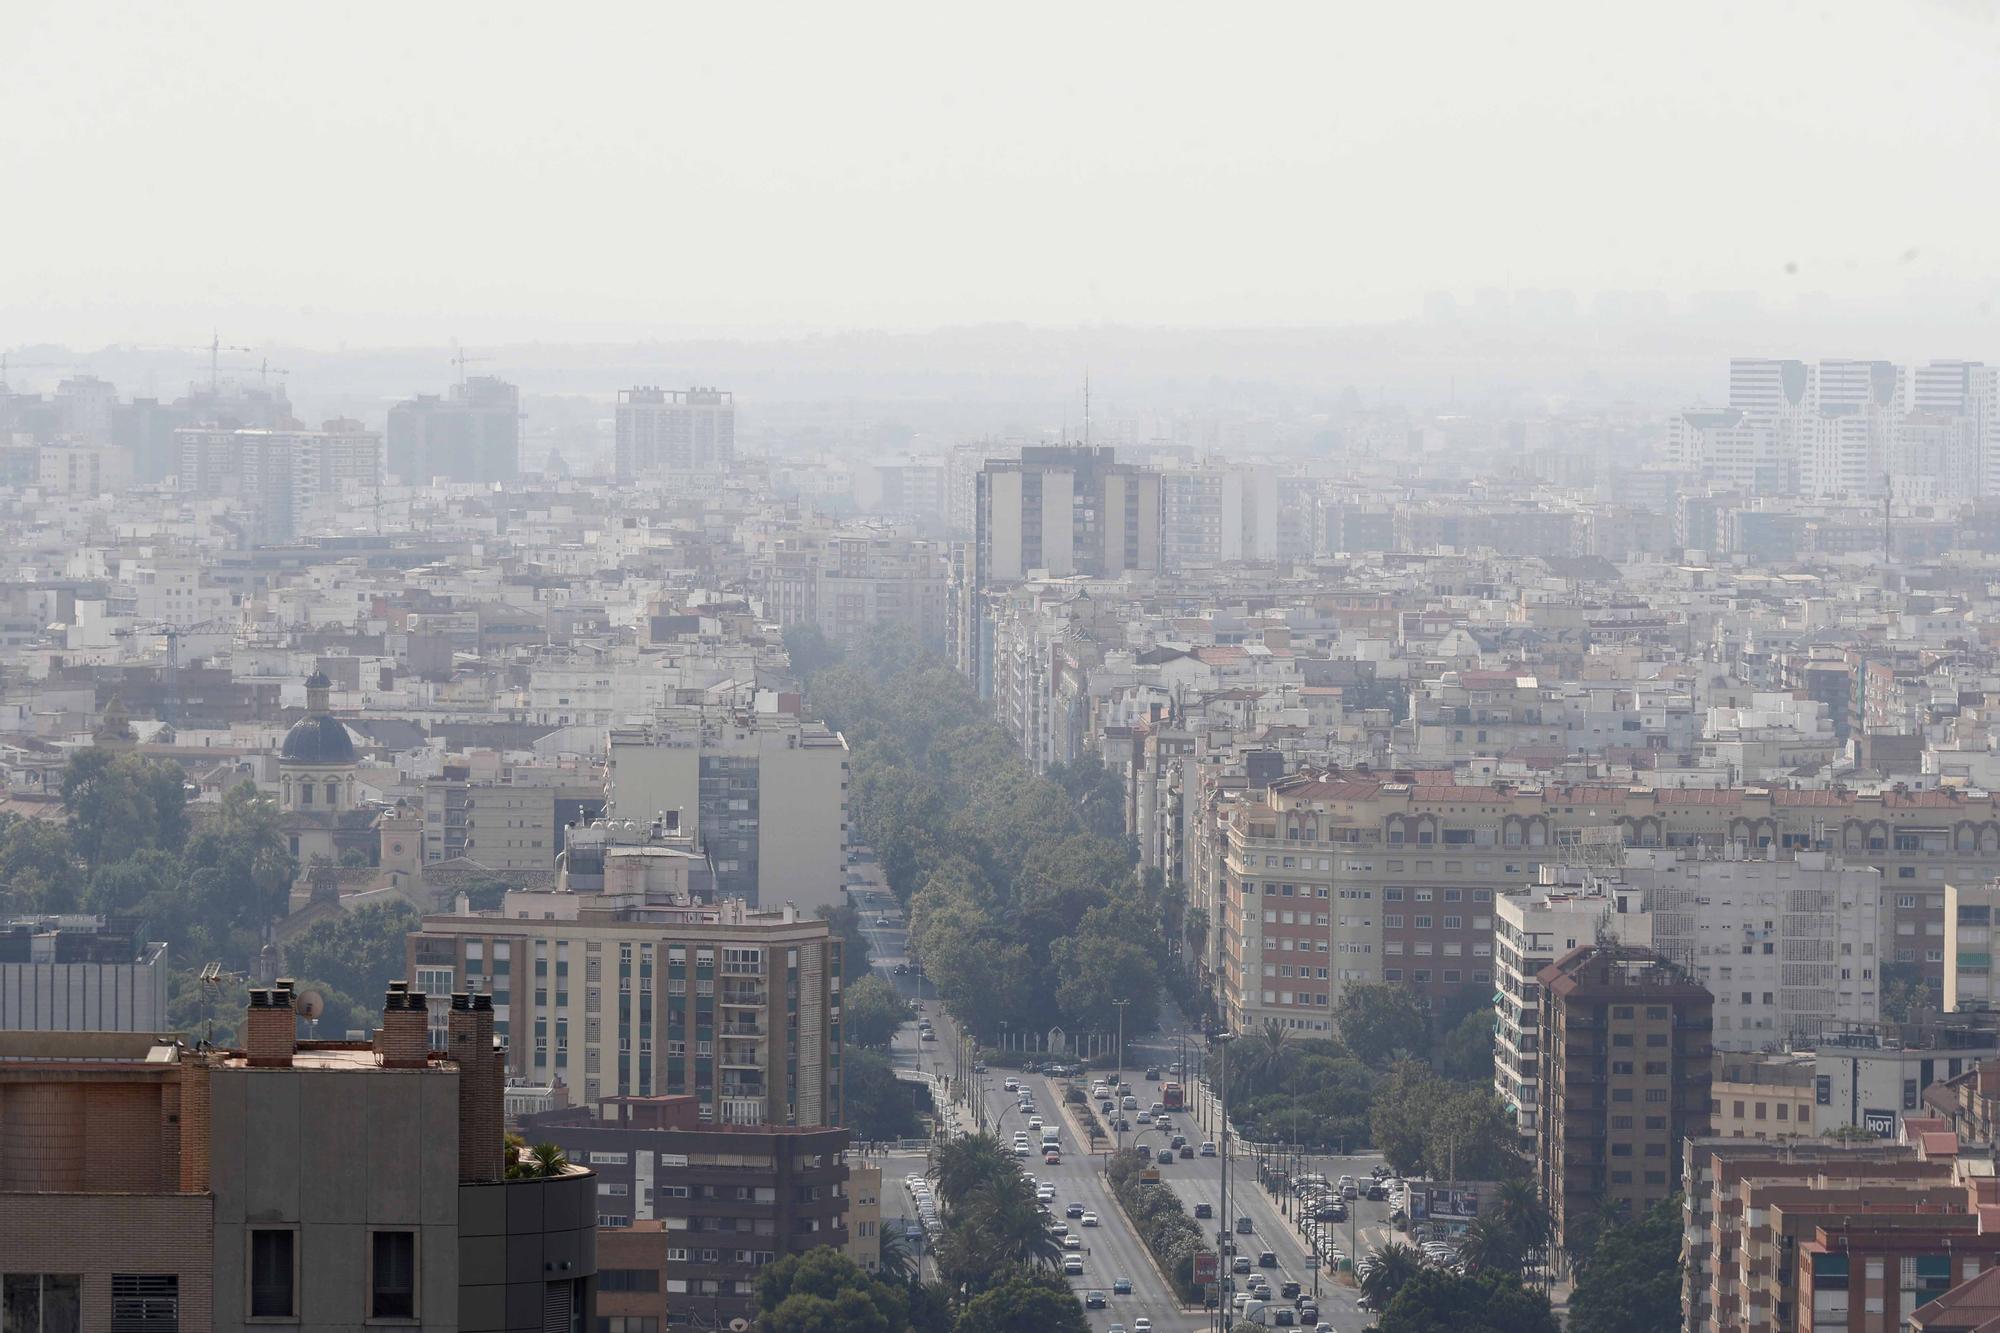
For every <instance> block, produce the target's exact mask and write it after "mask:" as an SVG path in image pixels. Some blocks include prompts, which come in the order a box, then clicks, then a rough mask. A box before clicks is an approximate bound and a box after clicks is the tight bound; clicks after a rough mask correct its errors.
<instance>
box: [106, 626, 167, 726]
mask: <svg viewBox="0 0 2000 1333" xmlns="http://www.w3.org/2000/svg"><path fill="white" fill-rule="evenodd" d="M111 633H112V636H113V637H114V638H120V639H149V638H152V637H154V636H155V635H157V636H159V637H161V638H164V639H165V640H166V641H167V673H166V679H165V681H164V682H163V684H164V685H165V687H166V689H165V693H164V695H163V697H162V698H161V700H160V721H161V722H163V723H165V724H166V725H168V726H172V725H173V724H174V712H175V704H176V703H177V702H178V701H179V700H178V698H177V696H178V694H179V686H180V669H181V662H180V652H181V627H180V626H179V625H171V624H168V623H167V622H166V621H163V620H162V621H156V622H154V623H152V624H147V625H134V626H132V627H131V628H129V629H120V630H113V631H112V632H111Z"/></svg>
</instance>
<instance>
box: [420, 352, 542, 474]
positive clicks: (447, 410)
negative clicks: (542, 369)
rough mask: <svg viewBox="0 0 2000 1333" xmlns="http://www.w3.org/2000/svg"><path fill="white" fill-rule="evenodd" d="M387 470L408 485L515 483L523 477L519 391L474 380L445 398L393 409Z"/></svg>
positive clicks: (429, 396)
mask: <svg viewBox="0 0 2000 1333" xmlns="http://www.w3.org/2000/svg"><path fill="white" fill-rule="evenodd" d="M387 447H388V465H389V472H390V474H391V475H393V476H395V477H398V478H400V479H401V480H403V481H405V482H410V483H420V482H427V481H431V480H433V479H434V478H443V479H444V480H446V481H465V482H487V481H511V480H513V479H514V478H515V477H518V476H520V475H521V461H520V454H521V391H520V390H519V389H517V388H515V387H514V386H513V385H511V384H509V383H507V382H506V381H505V380H502V379H496V378H494V377H492V376H490V375H475V376H473V377H472V378H471V379H469V380H467V381H465V383H463V384H460V385H456V386H454V387H453V388H452V390H451V393H450V395H449V396H447V397H443V398H440V397H439V396H438V395H437V394H434V393H423V394H418V395H417V396H416V397H415V398H412V399H410V400H409V401H408V402H403V403H398V404H396V405H395V406H394V407H392V408H390V409H389V429H388V439H387Z"/></svg>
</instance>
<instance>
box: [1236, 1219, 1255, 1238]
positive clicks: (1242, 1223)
mask: <svg viewBox="0 0 2000 1333" xmlns="http://www.w3.org/2000/svg"><path fill="white" fill-rule="evenodd" d="M1256 1229H1257V1228H1256V1227H1254V1226H1252V1225H1251V1224H1250V1219H1249V1218H1247V1217H1239V1218H1237V1219H1236V1234H1237V1235H1239V1236H1247V1235H1249V1234H1250V1233H1251V1232H1253V1231H1255V1230H1256Z"/></svg>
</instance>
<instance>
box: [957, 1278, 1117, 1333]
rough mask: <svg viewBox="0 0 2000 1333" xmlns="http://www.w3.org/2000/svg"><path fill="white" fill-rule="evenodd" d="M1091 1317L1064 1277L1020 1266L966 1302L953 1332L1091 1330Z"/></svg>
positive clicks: (1082, 1332) (1061, 1332) (1068, 1332)
mask: <svg viewBox="0 0 2000 1333" xmlns="http://www.w3.org/2000/svg"><path fill="white" fill-rule="evenodd" d="M1089 1329H1090V1320H1089V1318H1088V1317H1087V1316H1086V1315H1085V1314H1084V1312H1083V1306H1082V1304H1081V1303H1080V1302H1079V1301H1078V1300H1077V1298H1076V1293H1075V1292H1074V1291H1072V1290H1071V1289H1070V1287H1069V1285H1068V1284H1067V1283H1066V1282H1064V1281H1063V1280H1062V1279H1061V1278H1058V1277H1056V1276H1055V1275H1054V1274H1052V1273H1048V1272H1044V1271H1040V1270H1036V1269H1016V1270H1014V1271H1013V1272H1011V1273H1009V1274H1007V1275H1006V1277H1005V1278H1003V1279H1002V1280H1001V1281H1000V1282H999V1283H997V1284H996V1285H993V1286H990V1287H988V1288H987V1289H986V1290H985V1291H983V1292H981V1293H980V1294H979V1295H977V1296H975V1297H973V1298H972V1299H971V1300H970V1301H968V1302H966V1305H965V1308H964V1309H962V1310H960V1311H959V1313H958V1319H957V1321H956V1322H955V1323H953V1324H952V1333H1089Z"/></svg>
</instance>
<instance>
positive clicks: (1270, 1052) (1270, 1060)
mask: <svg viewBox="0 0 2000 1333" xmlns="http://www.w3.org/2000/svg"><path fill="white" fill-rule="evenodd" d="M1245 1046H1247V1047H1249V1049H1248V1050H1244V1051H1243V1064H1242V1066H1241V1068H1242V1071H1243V1074H1244V1076H1245V1077H1246V1078H1247V1079H1248V1080H1249V1082H1250V1084H1251V1086H1252V1087H1255V1088H1257V1089H1259V1090H1260V1091H1262V1090H1268V1089H1271V1088H1275V1087H1277V1086H1278V1084H1280V1083H1282V1082H1283V1081H1284V1078H1285V1071H1286V1069H1287V1068H1288V1067H1290V1065H1291V1063H1292V1057H1293V1056H1294V1055H1295V1054H1296V1053H1297V1052H1296V1050H1295V1048H1294V1047H1293V1045H1292V1032H1291V1029H1290V1028H1288V1027H1286V1026H1284V1025H1283V1024H1282V1023H1280V1022H1278V1020H1277V1019H1275V1018H1267V1019H1265V1020H1264V1026H1263V1027H1262V1028H1261V1029H1259V1030H1258V1032H1257V1033H1256V1035H1254V1036H1253V1037H1251V1038H1250V1040H1249V1041H1247V1042H1239V1043H1238V1044H1237V1049H1239V1050H1242V1049H1243V1047H1245Z"/></svg>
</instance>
